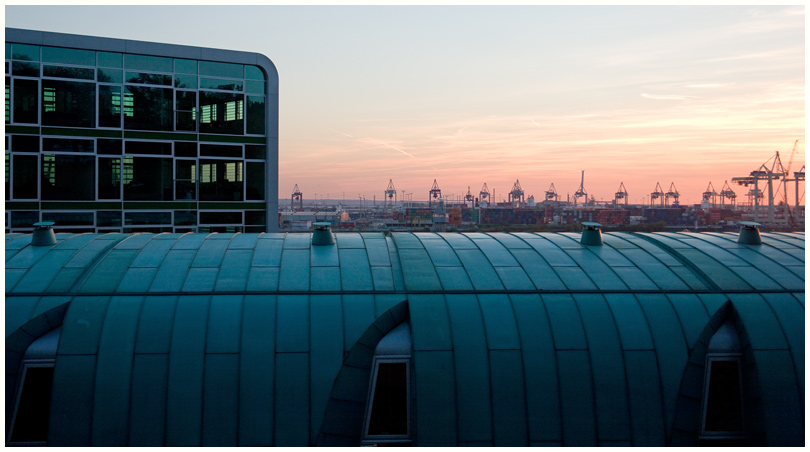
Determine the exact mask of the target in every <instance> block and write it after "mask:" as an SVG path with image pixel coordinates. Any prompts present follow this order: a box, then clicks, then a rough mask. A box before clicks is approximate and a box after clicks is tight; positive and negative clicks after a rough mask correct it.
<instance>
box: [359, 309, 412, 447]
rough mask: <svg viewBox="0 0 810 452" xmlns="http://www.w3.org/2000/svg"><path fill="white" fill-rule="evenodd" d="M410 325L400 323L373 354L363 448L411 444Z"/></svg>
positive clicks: (383, 339) (384, 338) (381, 341)
mask: <svg viewBox="0 0 810 452" xmlns="http://www.w3.org/2000/svg"><path fill="white" fill-rule="evenodd" d="M410 365H411V333H410V324H409V323H408V322H405V323H402V324H400V325H399V326H397V327H396V328H394V329H393V330H391V332H389V333H388V334H387V335H385V337H383V338H382V339H381V340H380V342H379V343H378V344H377V347H376V348H375V350H374V361H373V363H372V371H371V382H370V384H369V397H368V404H367V406H366V416H365V422H364V423H363V444H369V445H370V444H374V445H386V444H397V443H398V444H403V443H410V442H411V419H410V417H411V409H410V398H411V394H410V393H411V390H410V373H411V372H410Z"/></svg>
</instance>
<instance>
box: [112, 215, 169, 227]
mask: <svg viewBox="0 0 810 452" xmlns="http://www.w3.org/2000/svg"><path fill="white" fill-rule="evenodd" d="M124 224H125V225H128V226H129V225H151V224H172V213H171V212H124Z"/></svg>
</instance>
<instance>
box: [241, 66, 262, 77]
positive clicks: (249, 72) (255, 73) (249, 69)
mask: <svg viewBox="0 0 810 452" xmlns="http://www.w3.org/2000/svg"><path fill="white" fill-rule="evenodd" d="M245 78H246V79H248V80H265V77H264V71H262V70H261V68H260V67H258V66H251V65H247V66H245Z"/></svg>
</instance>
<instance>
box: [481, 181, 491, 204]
mask: <svg viewBox="0 0 810 452" xmlns="http://www.w3.org/2000/svg"><path fill="white" fill-rule="evenodd" d="M478 201H479V202H489V187H487V183H486V182H484V186H483V187H481V193H479V194H478Z"/></svg>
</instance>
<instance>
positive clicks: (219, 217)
mask: <svg viewBox="0 0 810 452" xmlns="http://www.w3.org/2000/svg"><path fill="white" fill-rule="evenodd" d="M200 224H242V212H200Z"/></svg>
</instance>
